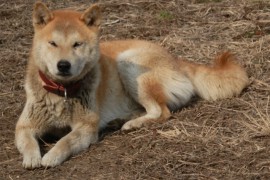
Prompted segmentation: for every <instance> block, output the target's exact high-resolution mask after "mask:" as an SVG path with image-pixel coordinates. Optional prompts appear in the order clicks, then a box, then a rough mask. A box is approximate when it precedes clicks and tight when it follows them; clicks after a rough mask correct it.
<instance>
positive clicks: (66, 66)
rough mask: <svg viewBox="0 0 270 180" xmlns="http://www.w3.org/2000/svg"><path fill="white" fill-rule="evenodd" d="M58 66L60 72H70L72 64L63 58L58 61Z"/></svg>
mask: <svg viewBox="0 0 270 180" xmlns="http://www.w3.org/2000/svg"><path fill="white" fill-rule="evenodd" d="M57 68H58V70H59V72H61V73H67V72H69V70H70V68H71V64H70V62H68V61H67V60H64V59H62V60H60V61H59V62H58V63H57Z"/></svg>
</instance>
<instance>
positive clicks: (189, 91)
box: [16, 3, 248, 168]
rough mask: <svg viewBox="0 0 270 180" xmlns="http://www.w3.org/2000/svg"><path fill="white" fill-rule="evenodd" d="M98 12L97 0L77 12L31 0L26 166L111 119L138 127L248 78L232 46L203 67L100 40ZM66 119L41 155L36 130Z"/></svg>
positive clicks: (84, 142)
mask: <svg viewBox="0 0 270 180" xmlns="http://www.w3.org/2000/svg"><path fill="white" fill-rule="evenodd" d="M100 18H101V17H100V9H99V7H98V6H97V5H93V6H91V7H90V8H89V9H87V10H86V11H85V12H84V13H80V12H74V11H69V10H57V11H50V10H49V9H48V8H47V7H46V6H45V5H44V4H42V3H36V5H35V7H34V13H33V25H34V29H35V35H34V40H33V47H32V51H31V55H30V60H29V62H28V68H27V75H26V82H25V90H26V94H27V101H26V105H25V107H24V110H23V112H22V114H21V116H20V118H19V121H18V123H17V126H16V145H17V147H18V150H19V151H20V152H21V153H22V155H23V166H24V167H25V168H36V167H40V166H41V165H42V166H45V167H53V166H56V165H59V164H61V163H62V162H63V161H65V160H66V159H67V158H68V157H69V156H71V155H73V154H76V153H78V152H80V151H82V150H85V149H86V148H88V147H89V145H90V144H92V143H95V142H97V140H98V131H99V129H100V128H103V127H104V126H106V124H107V123H108V122H110V121H112V120H114V119H117V118H119V119H120V118H121V119H131V120H129V121H127V122H126V123H125V124H124V125H123V127H122V130H131V129H134V128H140V127H142V126H144V125H147V124H151V123H155V122H158V121H163V120H166V119H167V118H168V117H169V116H170V112H171V110H176V109H179V108H180V107H181V106H183V105H185V104H186V103H187V102H188V101H189V100H190V98H191V97H192V96H193V95H195V94H198V95H199V96H200V97H202V98H203V99H206V100H217V99H221V98H227V97H232V96H234V95H238V94H240V93H241V91H242V90H243V88H244V87H245V86H246V85H247V84H248V77H247V74H246V72H245V70H244V69H242V68H241V67H240V66H239V65H237V64H236V63H235V62H234V59H233V57H232V56H231V55H230V54H229V53H224V54H222V55H221V56H220V57H219V58H217V59H216V60H215V62H214V65H213V66H212V67H206V66H203V65H196V64H193V63H190V62H186V61H182V60H178V59H175V58H173V57H172V56H171V55H170V54H168V53H167V52H166V51H165V50H164V49H162V48H161V47H160V46H158V45H155V44H152V43H149V42H145V41H138V40H126V41H112V42H104V43H99V25H100ZM135 117H136V118H135ZM65 127H70V128H71V132H69V133H68V134H67V135H66V136H64V137H63V138H61V139H60V140H59V141H58V142H57V143H56V144H55V146H54V147H53V148H52V149H51V150H50V151H49V152H48V153H46V154H45V155H44V156H43V157H41V153H40V148H39V144H38V138H39V137H41V136H42V135H43V134H44V133H46V132H48V131H52V130H55V129H61V128H65Z"/></svg>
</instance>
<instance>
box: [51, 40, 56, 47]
mask: <svg viewBox="0 0 270 180" xmlns="http://www.w3.org/2000/svg"><path fill="white" fill-rule="evenodd" d="M49 44H50V45H52V46H53V47H57V44H56V43H55V42H54V41H49Z"/></svg>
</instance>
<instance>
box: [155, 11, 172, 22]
mask: <svg viewBox="0 0 270 180" xmlns="http://www.w3.org/2000/svg"><path fill="white" fill-rule="evenodd" d="M158 17H159V19H162V20H171V19H173V15H172V14H171V13H170V12H168V11H160V12H159V15H158Z"/></svg>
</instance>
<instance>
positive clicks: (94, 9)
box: [81, 4, 101, 27]
mask: <svg viewBox="0 0 270 180" xmlns="http://www.w3.org/2000/svg"><path fill="white" fill-rule="evenodd" d="M81 20H82V21H83V22H84V23H85V24H86V25H87V26H89V27H90V26H99V25H100V23H101V10H100V7H99V5H97V4H94V5H92V6H90V7H89V8H88V9H87V10H86V11H85V12H84V13H83V14H82V16H81Z"/></svg>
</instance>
